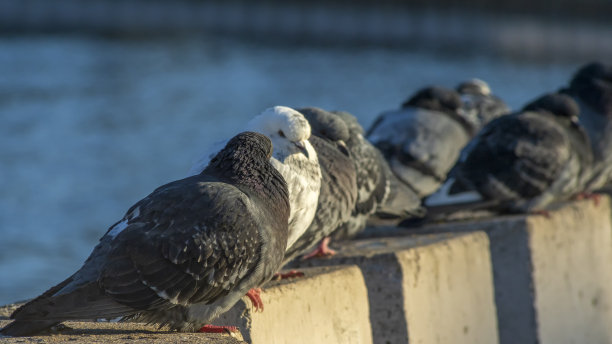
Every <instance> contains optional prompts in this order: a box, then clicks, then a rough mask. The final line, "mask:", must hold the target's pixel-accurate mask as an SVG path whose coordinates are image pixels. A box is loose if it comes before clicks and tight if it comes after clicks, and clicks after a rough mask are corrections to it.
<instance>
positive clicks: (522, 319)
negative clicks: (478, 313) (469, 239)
mask: <svg viewBox="0 0 612 344" xmlns="http://www.w3.org/2000/svg"><path fill="white" fill-rule="evenodd" d="M472 231H484V232H485V233H487V235H488V237H489V240H490V248H491V261H492V265H493V270H494V282H495V301H496V307H497V317H498V322H499V334H500V342H501V343H502V344H511V343H540V344H548V343H551V344H552V343H612V327H611V325H612V312H611V309H610V304H611V303H610V302H611V298H612V267H611V264H610V263H611V262H612V228H611V213H610V201H609V198H608V197H604V198H603V199H602V201H601V202H600V203H599V204H596V203H595V202H593V201H591V200H586V201H577V202H571V203H567V204H563V205H559V206H558V207H557V208H555V209H553V210H551V211H550V212H549V214H548V215H547V216H544V215H530V216H505V217H499V218H494V219H485V220H478V221H467V222H460V223H445V224H439V225H430V226H425V227H423V228H420V229H418V230H414V229H413V230H407V229H405V230H396V229H389V228H387V229H379V230H377V231H373V232H372V233H370V235H374V236H376V234H375V233H376V232H378V233H379V235H385V236H387V237H388V236H395V235H398V236H403V235H406V234H407V233H408V232H409V233H412V234H415V233H419V234H421V235H422V234H431V233H458V232H459V233H460V232H472Z"/></svg>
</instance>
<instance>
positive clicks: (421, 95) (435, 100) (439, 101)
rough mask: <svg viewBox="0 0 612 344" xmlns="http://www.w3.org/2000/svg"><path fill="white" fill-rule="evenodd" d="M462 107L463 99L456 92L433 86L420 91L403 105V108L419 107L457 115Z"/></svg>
mask: <svg viewBox="0 0 612 344" xmlns="http://www.w3.org/2000/svg"><path fill="white" fill-rule="evenodd" d="M461 105H462V102H461V97H460V96H459V93H457V92H456V91H454V90H451V89H448V88H444V87H438V86H432V87H426V88H424V89H422V90H420V91H418V92H417V93H416V94H415V95H413V96H412V97H411V98H410V99H408V100H407V101H405V102H404V103H403V104H402V108H406V107H419V108H423V109H427V110H434V111H440V112H445V113H456V112H457V111H458V110H459V108H461Z"/></svg>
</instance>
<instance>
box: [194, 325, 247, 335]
mask: <svg viewBox="0 0 612 344" xmlns="http://www.w3.org/2000/svg"><path fill="white" fill-rule="evenodd" d="M198 332H202V333H227V334H231V333H232V332H238V327H236V326H216V325H204V326H202V327H201V328H200V329H199V330H198Z"/></svg>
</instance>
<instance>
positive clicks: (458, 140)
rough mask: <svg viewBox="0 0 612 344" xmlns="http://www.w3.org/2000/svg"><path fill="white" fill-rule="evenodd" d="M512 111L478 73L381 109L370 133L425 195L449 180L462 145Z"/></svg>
mask: <svg viewBox="0 0 612 344" xmlns="http://www.w3.org/2000/svg"><path fill="white" fill-rule="evenodd" d="M507 112H509V109H508V107H507V106H506V105H505V104H504V103H503V102H502V101H501V100H499V98H497V97H495V96H493V95H491V90H490V88H489V86H488V85H487V83H485V82H484V81H482V80H479V79H473V80H469V81H466V82H463V83H461V84H460V85H459V86H458V87H457V91H455V90H450V89H446V88H443V87H427V88H424V89H422V90H420V91H418V92H417V93H416V94H415V95H414V96H412V97H411V98H410V99H409V100H408V101H406V102H405V103H404V104H403V105H402V108H401V109H399V110H395V111H389V112H385V113H383V114H381V115H380V116H379V117H378V118H377V120H376V121H375V122H374V124H373V125H372V127H371V128H370V130H369V131H368V134H367V137H368V140H370V141H371V142H372V143H374V145H375V146H376V147H378V148H379V149H380V150H381V151H382V152H383V154H384V156H385V158H386V159H387V161H388V162H389V164H390V166H391V169H392V170H393V172H394V173H395V175H396V176H397V177H398V178H399V179H400V180H401V181H402V182H404V183H406V184H407V185H408V186H410V187H411V188H412V189H414V190H415V191H416V192H417V193H418V195H419V197H421V198H423V197H426V196H428V195H430V194H432V193H433V192H435V191H436V190H437V189H438V188H439V187H440V185H441V184H442V183H443V182H444V180H446V176H447V174H448V172H449V171H450V169H451V168H452V167H453V165H454V164H455V162H456V161H457V159H458V158H459V155H460V153H461V149H462V148H463V147H464V146H465V145H466V144H467V143H468V142H469V140H470V139H471V138H472V137H473V136H474V135H475V134H476V133H477V132H478V131H479V130H480V129H481V128H482V126H483V125H484V124H486V123H487V122H488V121H490V120H491V119H493V118H496V117H499V116H500V115H502V114H504V113H507Z"/></svg>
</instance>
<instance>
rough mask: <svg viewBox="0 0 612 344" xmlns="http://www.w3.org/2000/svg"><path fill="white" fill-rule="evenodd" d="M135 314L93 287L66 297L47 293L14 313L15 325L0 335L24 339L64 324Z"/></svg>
mask: <svg viewBox="0 0 612 344" xmlns="http://www.w3.org/2000/svg"><path fill="white" fill-rule="evenodd" d="M62 284H63V283H62ZM60 285H61V284H60ZM54 289H55V288H52V289H51V290H54ZM55 290H57V289H55ZM134 312H135V310H134V309H132V308H131V307H128V306H125V305H122V304H120V303H118V302H116V301H114V300H113V299H112V298H110V297H109V296H107V295H105V294H104V292H103V291H102V290H101V289H100V288H99V287H98V285H97V284H96V283H89V284H86V285H83V286H81V287H78V288H76V289H74V290H73V291H71V292H69V293H67V294H60V295H53V294H51V293H49V292H47V293H45V294H43V295H41V296H39V297H38V298H36V299H34V300H32V301H30V302H28V303H26V304H25V305H23V306H21V307H20V308H19V309H17V310H16V311H15V312H13V314H12V315H11V318H12V319H14V321H13V322H12V323H11V324H9V325H7V326H6V327H5V328H4V329H2V330H0V333H2V334H4V335H8V336H27V335H31V334H34V333H37V332H41V331H43V330H45V329H48V328H49V327H51V326H54V325H57V324H59V323H60V322H62V321H64V320H90V319H98V318H116V317H120V316H124V315H129V314H133V313H134Z"/></svg>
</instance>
